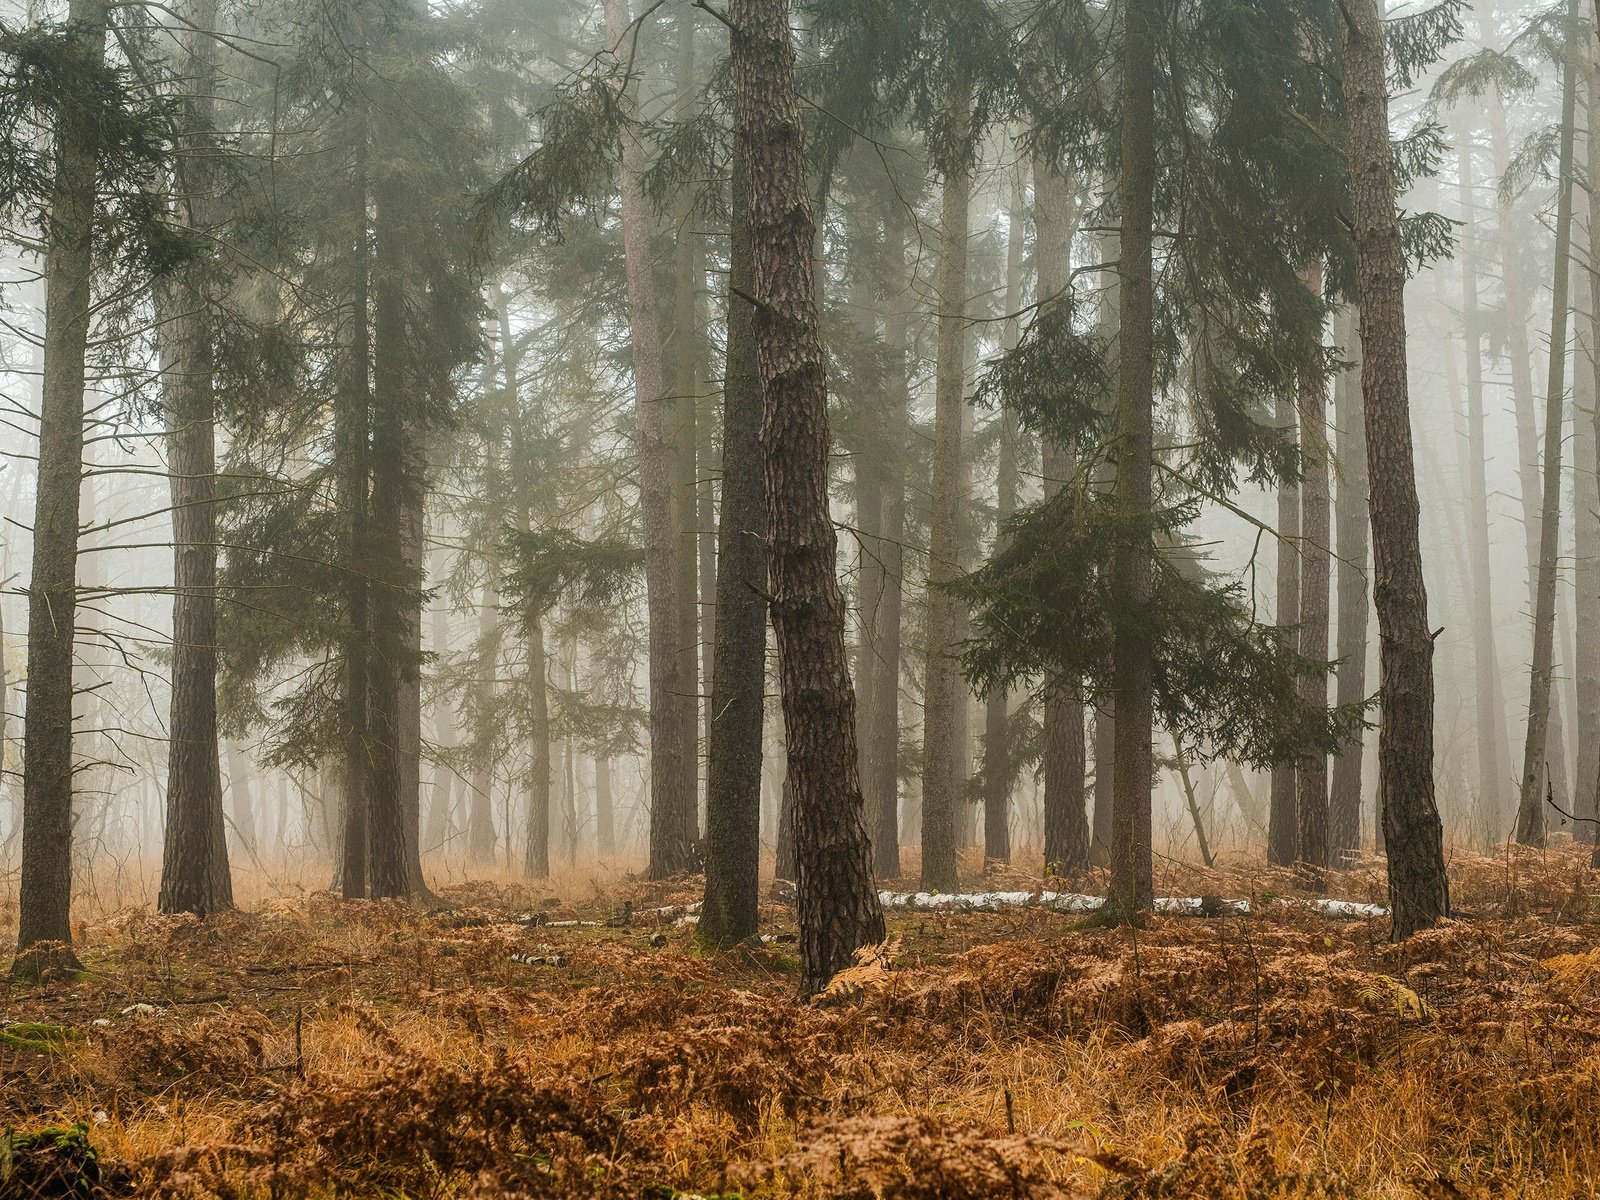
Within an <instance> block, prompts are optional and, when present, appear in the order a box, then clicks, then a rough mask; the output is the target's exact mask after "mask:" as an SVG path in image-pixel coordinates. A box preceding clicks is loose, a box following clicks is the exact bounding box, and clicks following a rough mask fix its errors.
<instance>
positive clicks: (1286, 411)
mask: <svg viewBox="0 0 1600 1200" xmlns="http://www.w3.org/2000/svg"><path fill="white" fill-rule="evenodd" d="M1276 415H1277V424H1278V427H1279V428H1280V429H1283V430H1286V431H1287V436H1288V437H1289V438H1291V439H1292V440H1294V441H1296V442H1298V441H1299V432H1298V430H1297V428H1296V425H1295V417H1296V412H1295V406H1294V404H1292V403H1291V402H1290V401H1289V399H1288V398H1287V397H1285V396H1280V397H1279V398H1278V411H1277V414H1276ZM1300 558H1301V551H1300V485H1299V484H1298V483H1289V482H1285V483H1281V484H1279V485H1278V578H1277V583H1278V600H1277V605H1276V608H1275V610H1274V616H1273V620H1274V622H1275V623H1276V624H1277V626H1278V627H1279V628H1280V629H1284V630H1287V631H1289V633H1288V636H1289V638H1290V643H1291V644H1293V642H1294V640H1295V639H1296V638H1298V637H1299V634H1298V633H1297V632H1295V631H1296V630H1297V628H1298V626H1299V624H1300ZM1295 765H1296V764H1295V763H1294V762H1293V761H1292V760H1290V761H1285V762H1280V763H1274V764H1273V767H1272V786H1271V792H1270V797H1269V800H1268V806H1267V861H1268V862H1269V863H1272V864H1274V865H1275V866H1280V867H1286V866H1288V865H1289V864H1290V863H1292V862H1294V857H1295V849H1296V843H1297V842H1298V841H1299V817H1298V816H1297V814H1296V811H1295Z"/></svg>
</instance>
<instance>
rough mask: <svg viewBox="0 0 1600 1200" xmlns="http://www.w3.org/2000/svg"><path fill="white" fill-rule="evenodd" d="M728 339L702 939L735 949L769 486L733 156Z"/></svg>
mask: <svg viewBox="0 0 1600 1200" xmlns="http://www.w3.org/2000/svg"><path fill="white" fill-rule="evenodd" d="M732 169H733V205H732V226H731V230H730V235H731V241H730V246H731V252H732V261H731V263H730V270H729V273H728V335H727V336H728V342H727V357H726V363H725V365H724V368H723V382H722V512H721V520H720V522H719V524H718V526H717V593H716V611H717V624H716V642H715V646H714V651H715V654H714V657H713V659H712V664H711V672H710V678H711V714H712V720H711V722H710V724H709V725H708V727H707V749H708V754H709V759H710V761H709V762H708V763H707V779H706V894H705V903H704V904H703V905H702V906H701V910H700V927H699V933H700V937H701V938H702V939H703V940H705V941H706V942H707V943H709V944H711V945H719V946H728V945H733V944H734V943H736V942H740V941H743V940H744V939H745V938H748V937H750V936H752V935H753V934H754V933H755V932H756V923H757V908H758V905H759V902H760V892H761V760H762V725H763V718H764V715H765V703H766V702H765V698H764V696H763V691H764V689H765V686H766V678H767V602H766V594H767V550H766V545H765V541H764V537H765V531H766V528H767V485H766V478H765V475H764V473H763V470H762V464H761V383H760V380H759V379H758V378H757V375H756V361H755V329H754V324H753V314H752V313H751V309H750V305H749V303H748V302H747V301H746V300H744V299H742V298H741V293H743V295H744V296H748V295H750V294H751V289H752V288H753V287H754V286H755V279H754V275H753V271H752V265H751V261H750V253H751V246H750V235H749V209H750V180H749V177H748V175H747V174H746V171H747V170H748V167H747V165H746V162H745V150H744V146H743V145H742V143H741V144H739V145H737V146H736V147H735V150H734V155H733V167H732Z"/></svg>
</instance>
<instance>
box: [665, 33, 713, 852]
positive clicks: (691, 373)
mask: <svg viewBox="0 0 1600 1200" xmlns="http://www.w3.org/2000/svg"><path fill="white" fill-rule="evenodd" d="M676 23H677V35H678V36H677V41H678V46H677V64H676V70H675V75H676V78H675V79H674V82H673V86H674V92H675V96H674V106H675V110H676V111H675V116H676V119H677V120H679V121H683V122H688V121H690V120H692V119H693V115H694V106H695V104H696V102H697V101H698V100H699V96H700V89H699V88H698V87H697V86H696V84H695V66H694V59H695V54H694V50H695V47H694V29H695V10H694V7H693V6H692V5H689V4H683V5H680V6H679V8H678V12H677V17H676ZM680 193H681V197H682V200H681V202H680V203H679V205H678V207H677V212H676V218H677V220H676V223H675V227H674V229H673V235H674V241H673V266H672V274H673V295H672V331H671V336H670V338H669V343H670V346H671V350H672V404H671V410H670V412H669V414H668V416H667V418H666V419H667V420H668V422H670V428H669V430H668V437H669V440H670V443H671V455H672V467H671V471H672V506H673V508H672V525H673V532H674V542H675V545H676V555H677V558H676V570H677V576H676V584H675V590H676V592H677V597H678V664H677V666H678V684H677V687H678V692H679V694H680V695H681V696H683V697H684V702H683V703H682V704H680V705H679V706H678V719H679V720H681V721H682V722H683V723H684V728H683V730H682V732H681V733H680V734H679V738H680V739H681V740H682V743H683V745H685V746H687V747H688V748H689V765H688V768H687V769H688V773H689V775H690V777H691V781H692V782H691V783H690V791H691V793H692V794H693V796H694V803H695V821H696V827H695V832H696V833H698V822H699V771H700V750H699V748H700V727H699V720H700V707H701V705H700V699H699V697H700V694H701V693H700V605H701V603H702V601H704V602H706V603H709V602H710V600H711V597H710V596H709V595H707V596H705V597H701V595H700V537H699V524H698V521H697V516H698V505H699V480H698V474H697V471H698V466H697V463H696V461H695V459H696V452H697V451H698V449H699V442H700V438H699V431H698V420H697V417H698V413H697V411H696V407H697V405H698V404H699V401H700V391H701V371H700V329H699V324H698V322H697V320H696V318H697V315H698V314H697V305H698V303H699V299H700V290H701V287H702V286H703V284H704V282H705V261H704V258H703V256H702V251H701V242H700V238H698V237H697V236H696V235H695V229H694V204H693V194H692V189H690V188H688V187H684V188H682V189H680ZM691 840H692V838H691Z"/></svg>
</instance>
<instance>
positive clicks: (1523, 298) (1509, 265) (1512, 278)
mask: <svg viewBox="0 0 1600 1200" xmlns="http://www.w3.org/2000/svg"><path fill="white" fill-rule="evenodd" d="M1480 9H1481V15H1480V18H1479V21H1480V36H1481V37H1482V40H1483V41H1484V42H1485V44H1488V43H1489V41H1490V40H1491V38H1492V22H1493V11H1492V7H1491V6H1490V5H1489V4H1487V3H1485V4H1482V5H1480ZM1485 107H1486V108H1487V110H1488V116H1489V139H1490V146H1491V149H1492V150H1493V153H1494V175H1495V177H1496V178H1504V177H1505V174H1506V172H1507V171H1508V170H1510V167H1511V137H1510V134H1509V132H1508V130H1507V128H1506V114H1505V107H1504V104H1503V103H1502V101H1501V97H1500V93H1499V91H1498V89H1497V88H1495V87H1494V85H1493V84H1491V85H1490V87H1489V92H1488V97H1487V104H1486V105H1485ZM1497 218H1498V219H1497V226H1496V228H1497V231H1498V234H1499V243H1500V245H1499V249H1500V279H1501V285H1502V287H1503V288H1504V291H1505V306H1504V314H1503V322H1504V323H1503V328H1502V333H1503V334H1504V336H1505V354H1506V358H1507V360H1508V366H1509V368H1510V375H1511V397H1512V408H1513V411H1514V412H1515V414H1516V427H1517V468H1518V474H1519V478H1520V481H1521V484H1522V486H1521V488H1520V495H1521V500H1522V531H1523V536H1524V538H1525V541H1526V546H1527V555H1528V611H1530V612H1533V611H1535V610H1536V609H1537V608H1538V606H1539V600H1538V592H1539V553H1540V545H1541V544H1542V536H1541V532H1540V528H1539V524H1540V520H1541V514H1542V513H1543V511H1544V489H1543V484H1542V482H1541V481H1540V478H1539V432H1538V418H1537V416H1536V414H1535V412H1534V408H1535V400H1534V395H1533V370H1532V359H1533V356H1532V353H1531V351H1530V348H1529V345H1528V316H1529V309H1530V305H1529V303H1528V289H1527V281H1526V278H1525V276H1524V274H1523V272H1524V269H1525V265H1526V264H1525V262H1524V254H1523V252H1522V249H1521V246H1520V244H1519V239H1518V237H1517V229H1516V209H1515V207H1514V205H1513V204H1512V201H1511V199H1510V197H1509V196H1505V195H1502V196H1501V197H1500V200H1499V205H1498V214H1497ZM1562 724H1563V723H1562V720H1561V706H1560V704H1559V703H1555V704H1552V705H1550V706H1549V728H1548V731H1547V734H1546V744H1545V746H1544V748H1543V750H1542V751H1541V755H1540V760H1539V771H1540V772H1541V774H1540V784H1539V786H1538V788H1537V790H1538V791H1539V792H1540V793H1541V794H1543V792H1544V790H1545V788H1544V783H1543V780H1544V775H1543V771H1544V768H1545V763H1546V762H1548V763H1549V766H1550V776H1551V778H1550V787H1551V789H1552V790H1553V791H1554V792H1555V795H1556V800H1557V802H1558V803H1564V796H1565V791H1566V788H1565V782H1566V767H1565V762H1566V741H1565V730H1564V729H1563V727H1562ZM1497 815H1500V816H1501V818H1502V820H1505V819H1506V818H1510V822H1511V825H1512V830H1511V832H1512V834H1513V835H1514V834H1515V819H1516V814H1515V813H1504V814H1497ZM1501 827H1502V828H1504V827H1505V826H1504V825H1502V826H1501Z"/></svg>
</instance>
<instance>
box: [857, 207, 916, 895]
mask: <svg viewBox="0 0 1600 1200" xmlns="http://www.w3.org/2000/svg"><path fill="white" fill-rule="evenodd" d="M907 252H908V248H907V229H906V221H905V216H904V213H903V211H902V210H901V209H900V207H899V206H897V205H896V206H891V209H890V211H889V213H888V214H887V215H886V216H885V218H884V239H883V253H884V263H883V279H884V291H885V293H886V295H885V315H884V321H883V340H884V350H885V360H884V400H885V411H884V415H883V429H884V449H883V456H884V461H883V464H882V476H881V494H882V497H883V513H882V523H881V528H882V537H881V538H880V539H879V541H878V548H877V561H878V563H879V567H878V570H879V572H880V576H881V583H882V594H881V595H880V596H879V598H878V601H877V603H876V604H875V605H874V606H873V610H872V616H873V630H872V644H873V649H874V653H873V654H872V656H871V659H870V661H869V663H868V667H867V669H868V670H869V671H871V672H872V676H873V678H872V685H871V687H870V689H867V692H866V699H865V701H864V702H865V703H866V704H867V720H866V729H867V733H866V741H865V743H864V745H863V746H862V748H861V764H862V766H861V769H862V791H863V793H864V795H865V802H866V822H867V833H868V835H869V836H870V838H871V840H872V858H873V863H874V864H875V865H876V867H877V871H878V874H879V875H880V876H882V877H883V878H886V879H892V878H895V877H897V876H899V874H900V657H901V629H902V623H903V617H904V612H905V609H904V596H905V569H904V565H905V549H904V543H905V529H906V452H905V447H906V445H907V444H908V442H909V440H910V435H911V416H910V413H911V384H910V371H911V361H910V358H911V353H910V347H911V334H910V314H909V306H910V305H911V303H912V302H913V301H912V298H911V295H910V290H911V281H910V272H909V271H908V269H907V265H906V255H907Z"/></svg>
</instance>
